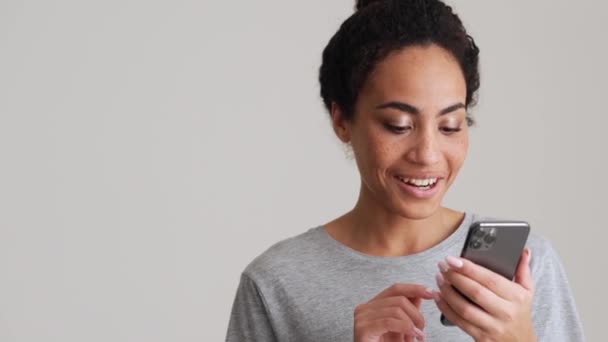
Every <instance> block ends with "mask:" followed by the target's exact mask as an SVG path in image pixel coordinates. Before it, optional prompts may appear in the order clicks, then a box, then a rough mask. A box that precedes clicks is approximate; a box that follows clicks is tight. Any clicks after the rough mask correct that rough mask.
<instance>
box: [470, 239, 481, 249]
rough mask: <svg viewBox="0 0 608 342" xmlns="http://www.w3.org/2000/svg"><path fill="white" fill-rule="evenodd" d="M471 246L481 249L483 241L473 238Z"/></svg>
mask: <svg viewBox="0 0 608 342" xmlns="http://www.w3.org/2000/svg"><path fill="white" fill-rule="evenodd" d="M470 246H471V248H473V249H479V247H481V242H480V241H479V240H477V239H475V240H471V244H470Z"/></svg>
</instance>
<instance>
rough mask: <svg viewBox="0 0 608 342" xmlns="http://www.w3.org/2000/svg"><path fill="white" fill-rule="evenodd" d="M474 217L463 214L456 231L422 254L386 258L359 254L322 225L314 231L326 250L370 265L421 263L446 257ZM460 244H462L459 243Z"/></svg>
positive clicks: (464, 234)
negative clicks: (328, 249) (329, 249)
mask: <svg viewBox="0 0 608 342" xmlns="http://www.w3.org/2000/svg"><path fill="white" fill-rule="evenodd" d="M473 218H474V215H473V214H471V213H469V212H468V211H465V212H464V218H463V219H462V222H460V224H459V225H458V227H457V228H456V230H454V232H452V234H450V235H449V236H448V237H447V238H445V239H444V240H443V241H441V242H439V243H438V244H437V245H435V246H433V247H431V248H429V249H426V250H424V251H422V252H418V253H414V254H410V255H403V256H396V257H386V256H377V255H369V254H365V253H362V252H359V251H357V250H355V249H352V248H350V247H348V246H346V245H344V244H342V243H341V242H338V241H337V240H335V239H334V238H333V237H332V236H331V235H329V234H328V233H327V231H326V230H325V229H324V227H323V225H319V226H317V227H315V229H314V230H315V231H316V233H317V235H318V237H319V239H320V240H321V241H322V242H323V243H324V244H325V245H326V247H327V248H331V249H334V250H335V251H337V252H339V253H341V254H344V255H346V256H348V257H351V258H355V259H359V260H362V261H366V262H372V263H382V264H402V263H404V262H408V263H409V262H417V261H422V260H425V259H428V258H436V257H440V258H443V257H445V256H446V255H445V254H446V252H447V251H448V250H449V249H450V248H451V247H453V246H454V244H455V243H458V242H461V241H464V238H465V236H466V233H467V230H468V227H469V226H470V224H471V223H472V222H473ZM461 243H462V242H461Z"/></svg>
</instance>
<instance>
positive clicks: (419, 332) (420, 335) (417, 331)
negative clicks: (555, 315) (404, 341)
mask: <svg viewBox="0 0 608 342" xmlns="http://www.w3.org/2000/svg"><path fill="white" fill-rule="evenodd" d="M414 333H415V334H416V339H417V340H419V341H421V340H422V339H423V338H424V332H422V330H420V329H418V328H417V327H414Z"/></svg>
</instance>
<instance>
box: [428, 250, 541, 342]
mask: <svg viewBox="0 0 608 342" xmlns="http://www.w3.org/2000/svg"><path fill="white" fill-rule="evenodd" d="M446 261H447V262H443V261H441V262H440V263H439V269H440V272H439V273H438V274H437V285H438V286H439V290H440V292H435V293H434V296H435V301H436V303H437V306H438V307H439V310H441V312H443V314H444V315H445V317H446V318H447V319H448V320H450V321H451V322H452V323H454V324H455V325H457V326H458V327H460V328H461V329H462V330H464V331H465V332H466V333H467V334H469V335H471V336H472V337H473V338H474V339H475V341H478V342H482V341H483V342H485V341H500V342H503V341H505V342H506V341H536V337H535V335H534V328H533V326H532V313H531V312H532V297H533V294H534V288H533V284H532V276H531V274H530V266H529V262H530V250H529V249H528V248H526V249H525V250H524V253H523V254H522V257H521V258H520V260H519V264H518V266H517V270H516V272H515V281H510V280H509V279H506V278H505V277H503V276H501V275H499V274H497V273H494V272H492V271H490V270H488V269H487V268H485V267H482V266H479V265H476V264H475V263H473V262H471V261H469V260H466V259H463V258H455V257H447V258H446ZM450 285H453V286H454V287H455V288H457V289H458V291H460V292H461V293H462V294H463V295H465V296H467V297H468V298H469V299H471V300H472V301H473V302H475V303H476V304H477V305H479V307H477V306H475V305H473V304H471V303H470V302H468V301H467V300H466V299H465V298H463V297H462V295H460V294H459V293H458V292H457V291H455V290H454V288H452V287H451V286H450Z"/></svg>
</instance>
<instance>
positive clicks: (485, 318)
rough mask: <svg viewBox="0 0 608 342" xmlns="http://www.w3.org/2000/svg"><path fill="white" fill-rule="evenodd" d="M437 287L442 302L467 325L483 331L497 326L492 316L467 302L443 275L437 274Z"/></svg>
mask: <svg viewBox="0 0 608 342" xmlns="http://www.w3.org/2000/svg"><path fill="white" fill-rule="evenodd" d="M437 286H438V287H439V290H440V292H441V298H442V300H443V301H444V302H445V303H446V304H447V305H448V306H449V307H450V309H451V310H452V311H453V312H454V313H456V314H457V315H458V316H459V317H460V318H462V319H464V320H465V321H466V322H467V323H469V324H471V325H473V326H475V327H478V328H479V329H480V330H483V331H488V330H489V329H491V328H492V326H493V325H494V324H495V320H494V318H493V317H492V316H491V315H490V314H488V313H487V312H486V311H484V310H483V309H481V308H480V307H478V306H477V305H475V304H473V303H471V302H469V301H468V300H466V299H465V298H464V297H463V296H462V295H461V294H460V293H458V292H457V291H456V290H455V289H454V288H453V287H452V285H451V284H450V283H449V282H446V281H445V280H444V279H443V277H442V275H441V273H438V274H437ZM454 323H455V322H454Z"/></svg>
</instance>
